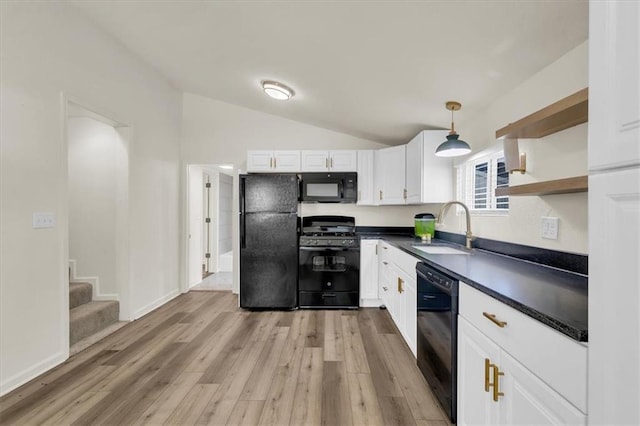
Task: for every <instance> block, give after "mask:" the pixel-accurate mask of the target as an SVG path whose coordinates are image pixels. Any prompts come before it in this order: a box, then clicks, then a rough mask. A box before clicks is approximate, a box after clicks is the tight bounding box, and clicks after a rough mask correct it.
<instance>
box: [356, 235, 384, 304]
mask: <svg viewBox="0 0 640 426" xmlns="http://www.w3.org/2000/svg"><path fill="white" fill-rule="evenodd" d="M379 304H380V303H379V298H378V240H362V241H360V306H378V305H379Z"/></svg>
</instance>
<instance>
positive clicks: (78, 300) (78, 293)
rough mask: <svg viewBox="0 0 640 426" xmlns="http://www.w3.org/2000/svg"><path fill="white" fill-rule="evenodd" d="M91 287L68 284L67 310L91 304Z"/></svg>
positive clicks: (84, 284)
mask: <svg viewBox="0 0 640 426" xmlns="http://www.w3.org/2000/svg"><path fill="white" fill-rule="evenodd" d="M92 298H93V286H92V285H91V284H89V283H69V309H73V308H75V307H77V306H80V305H83V304H85V303H89V302H91V299H92Z"/></svg>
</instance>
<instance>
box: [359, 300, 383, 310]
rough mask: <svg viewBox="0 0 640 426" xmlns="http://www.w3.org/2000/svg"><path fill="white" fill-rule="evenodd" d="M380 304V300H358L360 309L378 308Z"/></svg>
mask: <svg viewBox="0 0 640 426" xmlns="http://www.w3.org/2000/svg"><path fill="white" fill-rule="evenodd" d="M382 304H383V303H382V300H380V299H360V307H361V308H379V307H380V306H381V305H382Z"/></svg>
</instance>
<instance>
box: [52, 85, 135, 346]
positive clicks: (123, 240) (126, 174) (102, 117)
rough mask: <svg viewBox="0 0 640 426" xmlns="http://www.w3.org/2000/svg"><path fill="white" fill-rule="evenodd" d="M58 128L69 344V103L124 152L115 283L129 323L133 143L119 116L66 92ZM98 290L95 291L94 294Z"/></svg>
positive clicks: (120, 167) (118, 192) (118, 193)
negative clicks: (109, 131) (113, 135)
mask: <svg viewBox="0 0 640 426" xmlns="http://www.w3.org/2000/svg"><path fill="white" fill-rule="evenodd" d="M60 103H61V108H60V110H61V123H62V126H61V129H62V149H61V167H62V170H65V171H66V174H65V175H64V178H63V179H62V180H63V182H62V184H61V192H62V194H63V197H62V200H63V201H62V202H61V206H60V212H61V219H62V220H60V227H61V230H60V232H61V235H62V246H63V250H62V253H63V256H64V258H63V259H61V264H62V269H63V270H64V271H65V272H64V274H65V279H64V292H63V298H64V301H63V306H66V309H65V315H63V316H64V318H63V321H64V322H65V324H64V328H65V329H66V330H67V342H66V346H67V347H68V344H69V326H68V324H69V277H68V276H69V272H68V271H69V202H68V199H69V175H68V170H69V158H68V155H69V113H70V109H71V104H74V105H75V107H80V108H82V109H83V110H85V111H86V112H87V116H88V117H91V118H93V119H95V120H98V121H101V122H103V123H106V124H108V125H110V126H113V127H114V129H115V130H116V132H117V133H118V134H119V135H120V139H121V142H122V147H123V152H122V153H121V157H120V161H118V162H117V167H118V173H117V182H116V188H117V189H116V196H117V200H118V208H117V216H116V236H115V238H116V281H117V283H118V295H117V296H116V298H117V300H118V302H119V303H120V316H119V320H121V321H132V320H133V319H134V318H133V312H134V309H133V296H132V288H131V282H132V281H131V268H130V259H131V257H130V216H131V210H130V203H129V194H130V185H131V179H130V176H131V145H132V142H133V140H134V126H133V125H132V124H130V123H128V122H127V121H125V120H123V119H122V118H121V117H120V116H119V115H118V114H116V113H113V112H111V111H107V110H105V109H103V108H100V107H97V106H95V105H93V104H91V103H89V102H86V100H84V99H82V98H79V97H77V96H74V95H71V94H69V93H65V92H61V94H60ZM96 290H97V289H94V291H96Z"/></svg>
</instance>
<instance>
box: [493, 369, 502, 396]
mask: <svg viewBox="0 0 640 426" xmlns="http://www.w3.org/2000/svg"><path fill="white" fill-rule="evenodd" d="M491 368H493V400H494V401H496V402H498V398H499V397H501V396H504V393H503V392H500V376H504V373H503V372H501V371H500V369H499V368H498V366H497V365H492V366H491Z"/></svg>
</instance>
